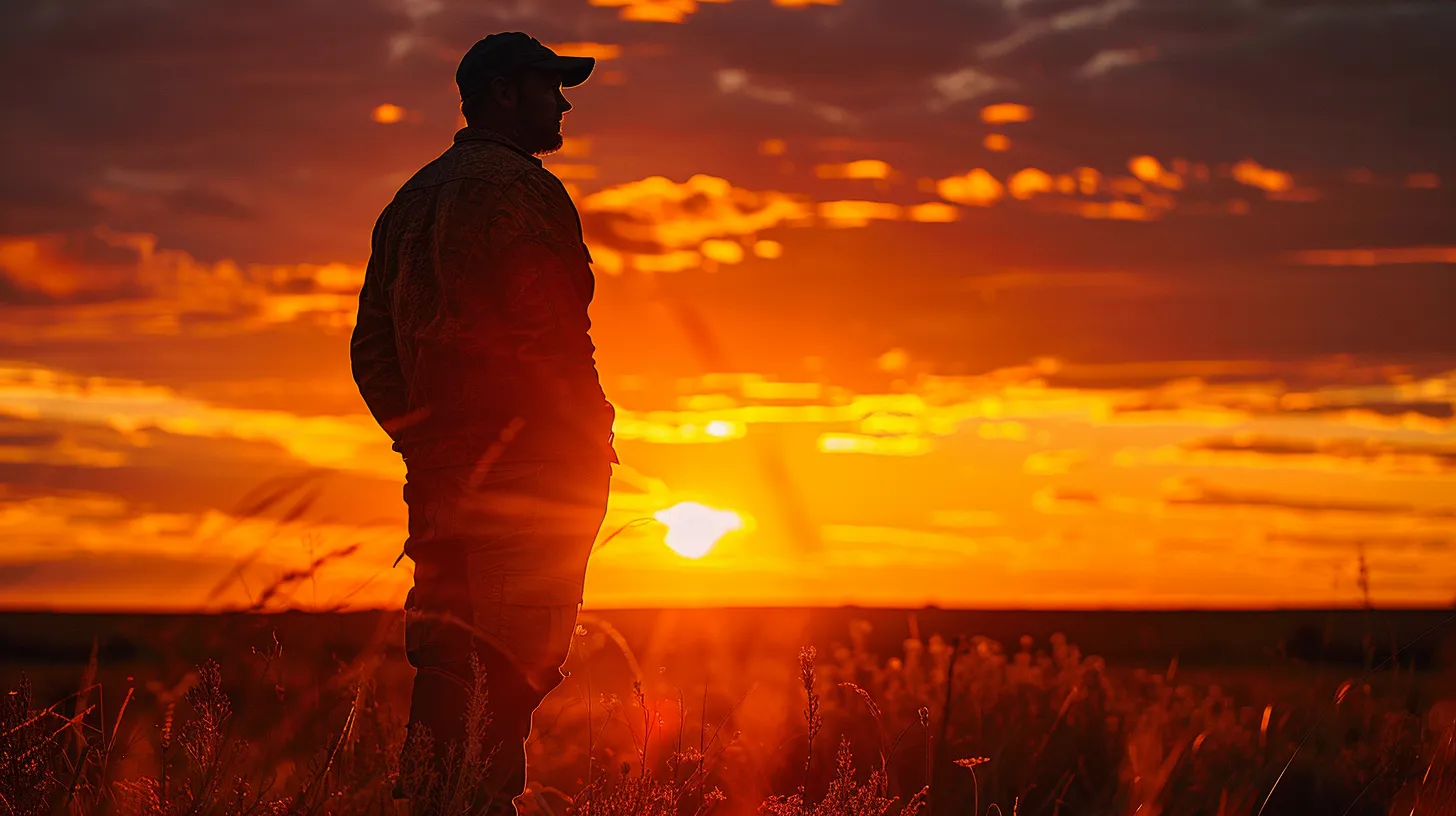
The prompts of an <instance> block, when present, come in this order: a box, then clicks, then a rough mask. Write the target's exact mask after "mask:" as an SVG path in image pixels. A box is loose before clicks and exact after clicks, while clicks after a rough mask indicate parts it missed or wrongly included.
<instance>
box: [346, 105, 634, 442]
mask: <svg viewBox="0 0 1456 816" xmlns="http://www.w3.org/2000/svg"><path fill="white" fill-rule="evenodd" d="M590 263H591V254H590V252H589V251H588V250H587V248H586V244H585V242H584V241H583V239H582V230H581V219H580V216H579V214H578V213H577V211H576V206H575V205H574V204H573V203H572V201H571V198H570V196H569V195H568V194H567V192H566V189H565V187H564V186H563V185H562V184H561V182H560V180H558V179H557V178H556V176H554V175H553V174H551V172H550V171H548V170H546V169H545V167H544V166H542V163H541V160H540V159H538V158H536V157H535V156H533V155H531V154H529V153H527V152H526V151H524V150H522V149H521V148H520V147H518V146H517V145H515V144H514V143H513V142H511V141H510V140H509V139H508V138H506V137H505V136H503V135H500V134H498V133H495V132H493V131H490V130H485V129H481V128H472V127H466V128H464V129H462V130H460V131H459V132H457V133H456V134H455V138H454V144H453V145H452V146H451V147H450V148H449V149H448V150H446V151H445V152H444V153H443V154H442V155H441V156H440V157H439V158H436V159H435V160H434V161H432V162H430V163H429V164H428V165H426V166H425V167H424V168H422V169H421V170H420V171H419V172H418V173H416V174H415V175H414V177H413V178H411V179H410V180H409V181H408V182H406V183H405V185H404V186H403V187H402V188H400V190H399V192H398V193H396V194H395V196H394V199H393V200H392V201H391V202H390V203H389V205H388V206H387V207H385V208H384V211H383V213H381V214H380V216H379V220H378V221H377V222H376V223H375V226H374V234H373V238H372V240H371V246H370V255H369V264H368V266H367V268H366V269H365V273H364V285H363V288H362V289H361V290H360V292H359V314H358V321H357V323H356V324H355V328H354V333H353V336H352V338H351V341H350V362H351V367H352V370H353V375H354V381H355V383H357V384H358V386H359V393H360V395H361V396H363V398H364V402H365V403H366V405H367V406H368V408H369V412H370V413H371V414H372V415H373V416H374V418H375V419H376V420H377V421H378V422H379V424H380V426H381V427H383V428H384V430H385V431H386V432H387V433H388V434H389V436H390V438H391V439H392V440H393V441H394V445H393V448H394V450H396V451H398V452H399V453H400V454H401V456H402V457H403V458H404V461H405V464H406V465H407V468H408V469H410V470H419V469H431V468H437V467H452V466H461V465H477V466H478V465H482V464H488V463H489V462H492V461H546V460H556V459H567V460H569V459H587V458H592V457H596V456H604V457H607V460H608V461H612V462H615V461H617V457H616V453H615V451H614V450H613V449H612V444H611V442H612V420H613V418H614V416H615V411H614V410H613V408H612V405H611V403H609V402H608V401H607V399H606V397H605V395H604V394H603V392H602V387H601V382H600V379H599V377H598V374H597V369H596V360H595V351H596V348H595V346H594V345H593V343H592V341H591V338H590V336H589V333H588V332H589V329H590V328H591V321H590V319H589V318H588V316H587V308H588V306H589V305H590V304H591V300H592V296H593V294H594V291H595V279H594V278H593V276H592V271H591V267H590V265H589V264H590ZM598 461H600V460H598Z"/></svg>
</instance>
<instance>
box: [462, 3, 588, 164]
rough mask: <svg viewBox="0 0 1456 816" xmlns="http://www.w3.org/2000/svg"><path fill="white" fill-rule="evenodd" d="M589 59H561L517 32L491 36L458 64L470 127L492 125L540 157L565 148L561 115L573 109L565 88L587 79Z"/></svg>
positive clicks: (471, 49) (531, 38) (472, 48)
mask: <svg viewBox="0 0 1456 816" xmlns="http://www.w3.org/2000/svg"><path fill="white" fill-rule="evenodd" d="M595 66H596V60H595V59H593V58H591V57H563V56H559V55H558V54H556V53H555V52H554V51H552V50H551V49H549V48H547V47H546V46H544V45H542V44H541V43H540V42H538V41H537V40H536V39H535V38H533V37H529V36H527V35H525V34H522V33H521V32H519V31H508V32H505V33H503V34H492V35H490V36H489V37H486V38H485V39H483V40H481V41H480V42H477V43H476V44H475V45H474V46H471V48H470V50H469V51H467V52H466V53H465V57H464V59H462V60H460V68H459V70H457V71H456V72H455V84H456V85H458V86H460V111H461V113H463V114H465V121H466V123H467V124H468V125H470V126H472V127H488V128H490V129H491V130H495V131H499V132H500V133H502V134H504V135H506V136H508V137H510V138H511V139H512V140H514V141H515V142H516V144H518V145H520V146H521V148H522V149H523V150H527V151H530V152H531V153H533V154H536V155H542V154H545V153H550V152H551V151H553V150H556V149H557V148H559V147H561V117H562V114H564V113H566V112H567V111H569V110H571V103H570V102H567V101H566V97H565V96H563V95H562V93H561V89H562V88H571V87H575V86H577V85H580V84H581V83H583V82H585V81H586V78H587V77H588V76H589V75H590V74H591V72H592V68H593V67H595Z"/></svg>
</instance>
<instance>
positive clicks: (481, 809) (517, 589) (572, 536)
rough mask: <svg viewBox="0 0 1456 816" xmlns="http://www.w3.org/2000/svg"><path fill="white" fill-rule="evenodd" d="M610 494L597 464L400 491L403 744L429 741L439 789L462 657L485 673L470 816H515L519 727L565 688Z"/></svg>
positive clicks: (461, 722)
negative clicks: (409, 579)
mask: <svg viewBox="0 0 1456 816" xmlns="http://www.w3.org/2000/svg"><path fill="white" fill-rule="evenodd" d="M610 480H611V464H610V463H609V462H607V461H601V462H596V461H581V462H575V461H573V462H564V461H548V462H496V463H494V464H493V465H492V466H491V467H490V468H489V470H487V471H486V472H484V473H480V472H478V471H476V470H473V469H471V468H439V469H433V470H426V471H422V472H418V473H411V474H409V475H408V476H407V477H406V482H405V487H404V498H405V504H406V505H407V506H408V509H409V537H408V539H407V540H406V542H405V546H404V554H405V555H406V556H408V557H409V558H410V559H411V560H412V561H413V562H414V564H415V575H414V586H413V587H412V588H411V589H410V591H409V594H408V595H407V596H406V599H405V610H404V611H405V625H404V640H405V656H406V658H407V659H408V661H409V663H410V665H411V666H413V667H414V668H415V678H414V685H413V689H412V691H411V696H410V713H409V722H408V725H407V731H406V733H407V735H409V738H408V739H412V738H414V735H415V734H416V733H417V732H420V731H421V730H422V729H423V730H426V731H427V732H428V734H429V735H430V737H431V738H432V741H433V746H434V762H435V765H434V768H433V771H434V773H435V775H436V776H437V778H439V779H441V780H444V779H447V778H449V774H450V773H451V772H452V769H451V768H449V767H448V766H447V762H446V760H447V757H448V756H450V755H451V746H454V754H453V756H454V757H455V758H456V760H457V761H458V760H459V758H460V757H461V756H462V755H463V753H464V751H465V747H466V742H467V737H468V732H467V720H466V710H467V706H468V705H469V704H470V702H471V699H470V698H471V695H472V690H473V688H474V686H473V681H474V680H475V677H474V676H473V673H472V665H471V661H472V657H474V658H475V659H476V660H477V661H478V663H477V665H478V667H479V668H480V669H483V670H484V682H485V692H486V694H485V697H484V702H485V715H486V720H485V725H484V727H483V741H482V742H483V744H482V745H481V748H483V751H484V753H485V754H487V755H488V756H489V762H488V765H486V767H485V768H484V772H483V775H481V776H479V777H478V786H476V787H475V789H474V792H473V794H472V798H471V800H470V801H471V803H472V804H470V805H469V808H470V812H473V813H482V814H514V813H516V809H515V805H514V799H515V797H517V796H519V795H520V794H521V793H522V792H523V791H524V790H525V784H526V752H525V743H526V739H527V737H528V736H529V735H530V732H531V717H532V714H533V713H534V712H535V710H536V708H537V706H539V705H540V703H541V701H542V700H543V699H544V698H545V696H546V695H547V694H548V693H549V692H550V691H551V690H552V689H554V688H555V687H556V686H557V685H559V684H560V683H561V681H562V679H563V678H564V676H565V675H564V674H563V672H562V670H561V669H562V666H563V665H564V664H565V662H566V658H567V654H568V652H569V649H570V645H571V639H572V635H573V633H574V632H575V630H576V617H577V612H578V611H579V609H580V606H581V600H582V586H583V584H584V582H585V578H586V567H587V560H588V558H589V556H590V555H591V549H592V544H593V542H594V541H595V539H596V535H597V533H598V531H599V530H600V528H601V524H602V521H603V519H604V518H605V515H606V506H607V492H608V484H609V482H610ZM477 736H478V734H477ZM408 739H407V742H406V752H408V750H409V742H408ZM404 763H405V758H404V757H401V766H402V767H403V766H404ZM453 772H454V773H456V774H457V778H458V775H459V774H460V773H461V769H459V768H455V769H453ZM465 772H466V773H469V770H468V769H466V771H465ZM398 790H399V789H398V788H397V789H396V792H397V793H398ZM416 798H417V797H416ZM426 798H428V797H426ZM412 809H413V811H414V812H415V813H420V812H426V813H428V812H429V806H428V805H425V807H423V808H422V807H420V806H412Z"/></svg>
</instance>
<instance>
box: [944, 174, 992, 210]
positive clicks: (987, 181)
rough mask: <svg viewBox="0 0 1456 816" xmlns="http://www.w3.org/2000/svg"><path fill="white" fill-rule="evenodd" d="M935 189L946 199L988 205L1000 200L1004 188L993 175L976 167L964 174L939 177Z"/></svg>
mask: <svg viewBox="0 0 1456 816" xmlns="http://www.w3.org/2000/svg"><path fill="white" fill-rule="evenodd" d="M935 191H936V193H937V194H938V195H939V196H940V197H941V198H943V199H945V200H946V201H954V202H955V203H957V204H971V205H974V206H977V207H989V206H991V205H992V204H995V203H996V202H997V201H999V200H1001V197H1002V196H1003V195H1005V192H1006V188H1005V187H1003V186H1002V185H1001V182H1000V181H998V180H997V179H996V177H995V176H993V175H991V174H990V173H988V172H986V171H985V170H983V169H981V168H979V167H978V168H976V169H975V170H972V171H970V172H969V173H966V174H965V175H964V176H951V177H949V178H943V179H940V180H939V181H937V182H936V183H935Z"/></svg>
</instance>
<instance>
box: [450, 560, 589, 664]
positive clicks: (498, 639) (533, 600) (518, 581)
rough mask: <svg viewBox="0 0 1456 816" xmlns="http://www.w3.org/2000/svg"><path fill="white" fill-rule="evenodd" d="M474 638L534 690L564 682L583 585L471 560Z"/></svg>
mask: <svg viewBox="0 0 1456 816" xmlns="http://www.w3.org/2000/svg"><path fill="white" fill-rule="evenodd" d="M466 571H467V574H468V577H469V581H470V594H471V597H472V599H473V600H474V618H475V620H474V624H475V628H476V634H477V635H478V636H479V637H480V638H481V639H483V640H485V641H486V642H488V643H490V644H491V645H492V646H494V647H495V648H496V649H497V650H499V651H500V652H501V653H502V654H504V655H505V656H506V657H507V658H508V659H509V660H510V661H511V663H512V664H513V665H514V666H515V667H516V668H517V669H518V670H519V671H520V672H521V674H522V675H523V676H524V677H525V678H526V680H527V681H528V682H529V683H530V684H531V686H532V687H533V688H535V689H536V690H538V691H543V692H544V691H547V690H549V689H551V688H554V687H555V686H556V685H557V684H559V683H560V682H561V678H562V674H561V666H562V665H563V664H564V663H566V658H567V655H568V653H569V652H570V650H571V636H572V633H573V632H575V630H576V614H577V610H578V609H579V608H580V606H581V589H582V588H581V584H579V583H577V582H575V581H572V580H568V579H563V578H556V577H553V576H546V575H537V574H531V573H523V572H514V571H508V570H503V569H499V568H496V567H495V566H494V565H491V564H489V563H487V562H486V560H485V559H484V558H481V559H476V558H474V557H472V558H469V559H467V565H466Z"/></svg>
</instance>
